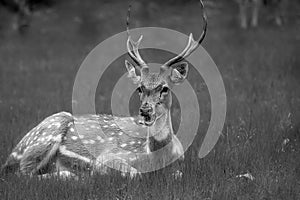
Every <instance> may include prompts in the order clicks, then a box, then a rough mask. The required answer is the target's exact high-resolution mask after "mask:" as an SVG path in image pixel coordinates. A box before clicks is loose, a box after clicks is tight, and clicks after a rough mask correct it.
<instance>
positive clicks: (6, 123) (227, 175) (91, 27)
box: [0, 1, 300, 200]
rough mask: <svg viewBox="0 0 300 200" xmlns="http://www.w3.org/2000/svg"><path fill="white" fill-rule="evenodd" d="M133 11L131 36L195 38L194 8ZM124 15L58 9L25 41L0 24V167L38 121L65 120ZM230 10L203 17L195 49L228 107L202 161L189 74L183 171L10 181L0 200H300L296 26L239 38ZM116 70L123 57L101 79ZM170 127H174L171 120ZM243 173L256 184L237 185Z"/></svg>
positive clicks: (101, 105) (116, 6) (39, 19)
mask: <svg viewBox="0 0 300 200" xmlns="http://www.w3.org/2000/svg"><path fill="white" fill-rule="evenodd" d="M92 5H93V6H92ZM134 5H135V6H133V9H132V10H133V15H132V19H133V23H132V24H133V25H132V26H133V27H134V26H135V25H139V26H162V27H166V28H174V29H176V30H178V31H181V32H184V33H189V32H194V33H199V32H200V30H199V25H198V24H199V23H200V22H201V20H199V19H200V14H199V9H198V7H196V6H194V4H192V3H191V4H186V5H184V6H182V5H177V4H176V5H173V6H171V7H170V6H167V5H162V7H161V8H159V7H155V4H153V5H154V6H153V5H152V7H151V6H150V8H151V9H146V8H144V7H143V5H142V4H141V5H140V3H139V2H137V3H136V4H134ZM179 7H180V8H181V9H178V8H179ZM84 9H88V11H89V12H86V11H85V10H84ZM126 9H127V2H119V1H113V2H110V3H109V2H108V1H104V2H102V3H100V2H99V3H96V2H94V4H91V3H82V2H80V1H64V2H61V3H57V5H55V6H54V7H52V8H50V9H43V10H41V11H39V12H36V13H35V16H34V18H33V21H32V26H31V28H30V29H29V30H28V32H27V33H26V34H25V35H18V33H15V32H11V31H10V30H9V29H8V24H9V23H7V22H9V19H10V17H9V16H11V15H10V14H7V15H5V16H3V17H4V18H5V17H6V19H7V20H4V21H2V22H1V23H2V24H1V27H2V29H1V32H2V33H1V37H0V44H1V45H0V110H1V112H0V122H1V123H0V133H1V138H0V144H1V145H0V152H1V154H0V164H3V163H4V162H5V160H6V158H7V156H8V154H9V153H10V152H11V150H12V148H13V147H14V145H16V144H17V143H18V141H19V140H20V139H21V138H22V137H23V136H24V135H25V133H26V132H27V131H29V130H30V129H31V128H32V127H34V126H35V125H36V124H37V123H38V122H40V121H41V120H42V119H44V118H45V117H47V116H48V115H50V114H53V113H55V112H58V111H61V110H66V111H71V96H72V87H73V81H74V79H75V75H76V72H77V69H78V68H79V66H80V64H81V62H82V61H83V59H84V57H85V56H86V55H87V53H88V52H89V51H90V50H91V49H92V48H93V47H94V46H96V45H97V44H98V43H99V42H101V41H102V40H104V39H105V38H107V37H109V36H111V35H113V34H115V33H118V32H119V31H123V30H125V26H124V21H125V15H126ZM157 9H158V10H157ZM233 9H235V8H234V7H232V5H228V6H224V9H223V10H222V12H221V13H219V14H215V12H211V14H210V15H209V31H208V35H207V38H206V39H205V41H204V44H203V46H204V47H205V48H206V49H207V51H208V52H209V53H210V55H211V56H212V58H213V59H214V60H215V62H216V64H217V65H218V67H219V70H220V72H221V74H222V77H223V80H224V83H225V87H226V92H227V98H228V109H227V110H228V112H227V118H226V123H225V126H224V129H223V133H222V135H221V137H220V139H219V141H218V143H217V145H216V146H215V148H214V149H213V151H211V152H210V153H209V155H208V156H206V157H205V158H203V159H198V157H197V153H198V150H199V145H200V144H201V141H202V139H203V136H204V134H205V131H206V129H207V127H208V124H209V117H210V102H209V95H208V91H207V88H206V86H205V83H204V82H203V81H202V80H201V81H199V80H198V78H197V77H198V76H196V75H194V74H193V73H191V74H190V75H189V78H188V80H189V81H190V83H191V84H192V85H193V87H194V89H195V91H196V92H197V96H198V98H199V99H200V102H199V103H200V110H201V123H200V128H199V130H198V133H197V137H196V139H195V141H194V143H193V144H192V146H191V147H190V148H189V149H188V151H187V152H186V159H185V161H184V162H183V163H174V164H173V165H172V166H169V167H167V168H165V169H162V170H160V171H157V172H153V173H149V174H145V175H144V176H143V177H142V178H135V179H133V180H129V178H127V177H125V178H123V177H121V176H120V175H119V174H115V173H113V174H111V175H104V176H100V175H99V176H95V177H91V178H82V179H80V180H79V181H72V180H69V181H64V180H59V179H56V178H52V179H49V180H41V181H40V180H38V179H37V178H28V177H18V176H16V175H9V177H3V179H0V199H30V200H33V199H78V200H79V199H80V200H81V199H91V200H92V199H93V200H94V199H95V200H96V199H124V200H125V199H187V200H189V199H230V200H231V199H237V200H244V199H245V200H248V199H272V200H273V199H283V200H286V199H300V179H299V177H300V160H299V156H300V154H299V153H300V152H299V151H300V148H299V147H300V120H299V119H300V112H299V111H300V82H299V81H300V70H299V64H300V62H299V36H298V35H297V34H298V33H299V22H297V21H295V20H294V21H290V22H288V24H286V25H285V26H284V27H274V26H272V25H270V24H268V22H264V23H265V24H264V26H263V27H260V28H258V29H251V30H248V31H245V30H240V29H238V28H237V26H236V24H235V19H234V17H235V16H233V15H232V13H234V12H236V11H234V10H233ZM162 10H164V12H162ZM212 11H213V10H212ZM3 12H4V13H5V12H6V11H3ZM3 12H2V13H3ZM2 15H3V14H2ZM191 16H194V17H191ZM124 42H125V41H124ZM142 53H143V54H144V55H145V60H148V61H149V60H151V61H152V60H153V61H161V62H163V61H164V58H165V57H167V56H169V55H168V54H159V53H157V52H155V51H142ZM123 61H124V57H122V58H120V59H118V60H117V61H115V62H114V63H113V64H112V66H111V67H112V70H111V71H109V72H107V73H108V74H109V73H110V75H112V76H114V77H119V76H120V75H122V74H123V73H125V67H124V66H123ZM113 73H114V74H113ZM106 77H108V76H106ZM101 81H103V83H104V84H103V85H105V86H107V88H98V93H97V98H96V102H97V110H98V111H99V112H104V113H106V112H110V109H109V105H110V99H109V97H110V89H109V88H110V87H113V84H114V82H113V81H112V80H110V79H109V78H103V80H101ZM175 107H176V106H175ZM174 121H175V125H174V126H175V127H176V126H178V121H179V120H178V118H174ZM287 139H288V140H287ZM284 141H288V142H287V143H286V144H285V143H284ZM172 169H181V170H182V171H183V177H182V179H175V178H174V177H173V176H171V171H172ZM245 173H250V174H252V175H253V176H254V177H255V179H254V180H253V181H251V180H250V179H247V178H237V177H236V176H237V175H240V174H245Z"/></svg>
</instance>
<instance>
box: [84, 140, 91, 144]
mask: <svg viewBox="0 0 300 200" xmlns="http://www.w3.org/2000/svg"><path fill="white" fill-rule="evenodd" d="M82 143H83V144H88V143H90V142H89V141H88V140H83V141H82Z"/></svg>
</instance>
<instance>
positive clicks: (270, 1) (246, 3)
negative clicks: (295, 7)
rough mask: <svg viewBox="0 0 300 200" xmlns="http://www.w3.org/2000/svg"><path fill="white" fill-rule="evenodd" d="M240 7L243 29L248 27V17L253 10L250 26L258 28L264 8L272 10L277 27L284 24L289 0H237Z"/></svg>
mask: <svg viewBox="0 0 300 200" xmlns="http://www.w3.org/2000/svg"><path fill="white" fill-rule="evenodd" d="M235 1H236V2H237V3H238V5H239V19H240V26H241V28H243V29H246V28H247V27H248V22H247V17H248V13H247V12H248V11H249V9H251V14H250V17H249V18H250V20H251V22H250V25H251V26H252V27H257V26H258V18H259V12H260V10H261V9H262V6H266V7H270V8H271V10H272V15H273V16H272V17H273V18H274V21H275V23H276V25H277V26H281V25H282V24H283V14H284V10H285V9H286V7H287V3H288V1H287V0H235Z"/></svg>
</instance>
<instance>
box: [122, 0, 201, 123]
mask: <svg viewBox="0 0 300 200" xmlns="http://www.w3.org/2000/svg"><path fill="white" fill-rule="evenodd" d="M200 4H201V8H202V10H203V9H204V6H203V2H202V0H200ZM129 18H130V7H129V9H128V14H127V34H128V40H127V51H128V54H129V56H130V58H131V59H132V60H133V61H134V63H135V64H134V65H133V64H131V63H130V62H128V61H127V60H125V65H126V68H127V70H128V73H129V75H128V77H130V78H131V79H132V80H133V82H134V83H135V84H137V85H138V88H137V90H138V92H139V95H140V101H141V107H140V110H139V111H140V117H141V118H142V119H143V121H144V124H145V125H146V126H152V125H153V124H155V125H156V126H160V125H163V124H164V123H163V122H166V120H167V119H168V118H169V117H168V116H169V114H170V112H169V111H170V107H171V104H172V95H171V92H170V89H171V88H172V87H173V86H174V85H178V84H180V83H182V82H183V81H184V80H185V79H186V77H187V74H188V63H187V62H184V61H183V60H184V59H185V58H186V57H188V56H189V55H190V54H191V53H192V52H193V51H194V50H195V49H197V47H198V46H199V45H200V44H201V42H202V41H203V39H204V37H205V34H206V29H207V18H206V15H205V12H204V11H203V15H202V18H203V21H204V26H203V32H202V34H201V35H200V37H199V38H198V40H194V38H193V35H192V34H190V36H189V39H188V42H187V45H186V47H185V48H184V50H183V51H182V52H181V53H180V54H179V55H177V56H175V57H174V58H172V59H170V60H169V61H167V62H166V63H165V64H163V65H161V67H160V72H159V73H150V72H149V67H148V65H147V64H146V62H145V61H144V60H143V59H142V57H141V55H140V54H139V44H140V43H141V41H142V38H143V36H140V38H139V39H138V41H137V42H135V41H133V40H132V39H131V36H130V32H129ZM137 74H139V75H137ZM158 122H159V123H158ZM161 127H163V126H161Z"/></svg>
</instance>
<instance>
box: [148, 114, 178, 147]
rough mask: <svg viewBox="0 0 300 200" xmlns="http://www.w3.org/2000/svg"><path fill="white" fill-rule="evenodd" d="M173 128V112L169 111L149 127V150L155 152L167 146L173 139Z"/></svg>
mask: <svg viewBox="0 0 300 200" xmlns="http://www.w3.org/2000/svg"><path fill="white" fill-rule="evenodd" d="M172 138H173V128H172V121H171V114H170V111H168V112H167V113H166V114H163V115H162V116H161V117H159V118H158V119H157V120H156V122H155V123H154V124H153V125H152V126H151V127H149V128H148V138H147V139H148V150H149V152H153V151H156V150H159V149H161V148H163V147H164V146H166V145H167V144H168V143H170V142H171V141H172Z"/></svg>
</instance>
